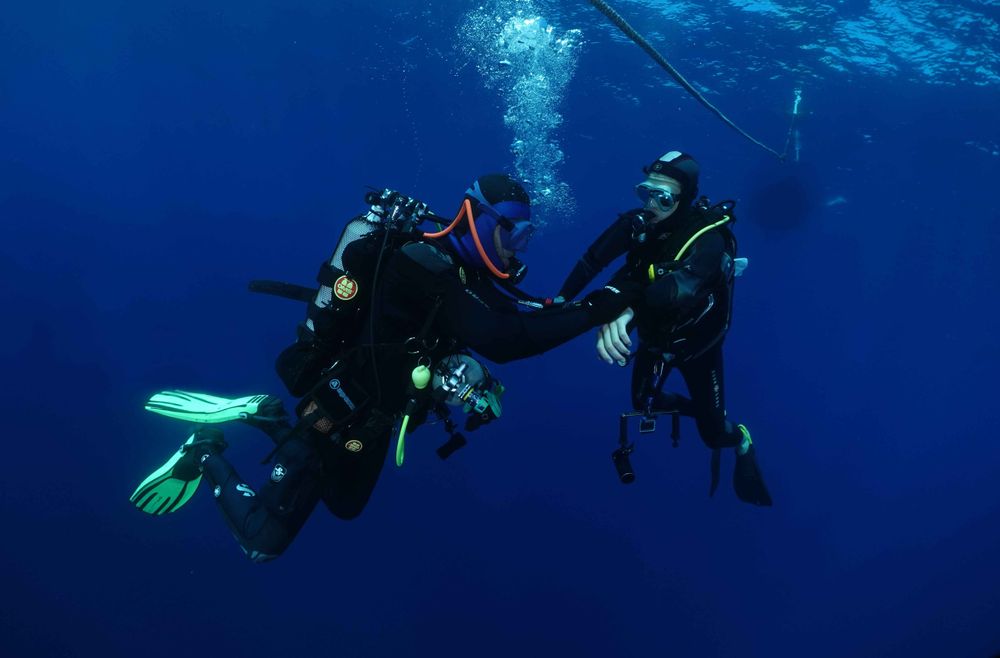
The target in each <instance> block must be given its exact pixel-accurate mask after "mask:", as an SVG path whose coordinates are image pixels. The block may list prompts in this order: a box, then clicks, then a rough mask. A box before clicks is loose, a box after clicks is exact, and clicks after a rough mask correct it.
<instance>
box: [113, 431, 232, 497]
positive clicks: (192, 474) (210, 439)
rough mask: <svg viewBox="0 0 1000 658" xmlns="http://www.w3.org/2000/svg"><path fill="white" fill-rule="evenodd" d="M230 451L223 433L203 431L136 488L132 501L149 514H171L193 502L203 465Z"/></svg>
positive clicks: (189, 440) (193, 436)
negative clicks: (215, 456)
mask: <svg viewBox="0 0 1000 658" xmlns="http://www.w3.org/2000/svg"><path fill="white" fill-rule="evenodd" d="M226 447H227V445H226V442H225V440H224V439H223V438H222V432H220V431H219V430H217V429H213V428H209V427H203V428H201V429H199V430H197V431H196V432H195V433H194V434H192V435H191V436H190V437H188V440H187V441H185V442H184V445H182V446H181V447H180V450H178V451H177V452H175V453H174V454H173V456H171V457H170V459H168V460H167V463H165V464H164V465H163V466H161V467H160V468H158V469H156V470H155V471H153V472H152V473H151V474H150V475H149V476H148V477H147V478H146V479H145V480H143V481H142V483H141V484H140V485H139V486H138V487H136V490H135V492H134V493H133V494H132V496H131V498H129V500H131V501H132V503H133V504H134V505H135V506H136V507H137V508H139V509H140V510H142V511H143V512H146V513H147V514H169V513H170V512H175V511H177V510H178V509H180V508H181V507H182V506H183V505H184V504H185V503H187V502H188V501H189V500H191V496H193V495H194V492H195V491H197V490H198V484H199V483H200V482H201V474H202V462H204V461H205V460H206V459H208V458H209V457H210V456H212V455H218V454H221V453H222V451H223V450H225V449H226Z"/></svg>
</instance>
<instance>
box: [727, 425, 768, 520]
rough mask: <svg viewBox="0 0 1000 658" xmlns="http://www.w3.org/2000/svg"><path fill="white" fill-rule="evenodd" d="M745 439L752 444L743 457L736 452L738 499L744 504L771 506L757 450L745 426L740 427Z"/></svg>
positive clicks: (735, 479) (735, 485)
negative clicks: (758, 461)
mask: <svg viewBox="0 0 1000 658" xmlns="http://www.w3.org/2000/svg"><path fill="white" fill-rule="evenodd" d="M739 428H740V430H741V431H742V432H743V435H744V437H746V439H747V440H748V441H749V442H750V446H749V447H748V448H747V451H746V452H745V453H743V454H742V455H741V454H740V453H739V450H737V452H736V468H735V469H733V489H735V490H736V497H737V498H739V499H740V500H742V501H743V502H744V503H750V504H751V505H760V506H762V507H770V506H771V504H772V503H771V494H770V493H769V492H768V490H767V485H766V484H764V476H763V475H762V474H761V472H760V466H758V465H757V450H756V449H755V448H754V445H753V441H752V440H750V432H749V431H747V429H746V428H745V427H744V426H743V425H740V426H739Z"/></svg>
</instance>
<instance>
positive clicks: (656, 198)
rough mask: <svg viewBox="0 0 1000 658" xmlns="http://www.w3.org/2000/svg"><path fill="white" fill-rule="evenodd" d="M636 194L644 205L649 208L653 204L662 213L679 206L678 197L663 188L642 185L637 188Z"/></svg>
mask: <svg viewBox="0 0 1000 658" xmlns="http://www.w3.org/2000/svg"><path fill="white" fill-rule="evenodd" d="M635 193H636V194H637V195H638V197H639V200H640V201H642V205H643V206H645V207H647V208H648V207H649V206H650V204H652V205H655V206H656V207H657V208H658V209H659V210H661V211H662V212H667V211H669V210H670V209H671V208H673V207H674V206H675V205H677V197H676V196H674V193H673V192H671V191H670V190H666V189H663V188H662V187H654V186H652V185H648V184H646V183H640V184H638V185H636V186H635Z"/></svg>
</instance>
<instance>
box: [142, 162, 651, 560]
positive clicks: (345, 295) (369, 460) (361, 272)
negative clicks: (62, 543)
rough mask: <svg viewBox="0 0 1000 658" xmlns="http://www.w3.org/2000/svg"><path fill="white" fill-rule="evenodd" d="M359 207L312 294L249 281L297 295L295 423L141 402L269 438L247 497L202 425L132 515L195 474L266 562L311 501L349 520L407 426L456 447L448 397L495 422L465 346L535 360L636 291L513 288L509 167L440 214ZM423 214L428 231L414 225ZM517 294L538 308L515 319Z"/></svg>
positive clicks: (197, 405) (172, 396) (518, 193)
mask: <svg viewBox="0 0 1000 658" xmlns="http://www.w3.org/2000/svg"><path fill="white" fill-rule="evenodd" d="M368 201H369V203H370V204H371V209H370V210H369V211H368V212H367V213H365V214H363V215H360V216H358V217H356V218H354V219H353V220H351V221H350V222H349V223H348V225H347V227H346V228H345V229H344V232H343V234H342V236H341V239H340V242H339V244H338V245H337V248H336V250H335V251H334V253H333V256H332V257H331V258H330V260H329V261H328V262H325V263H324V264H323V266H322V267H321V268H320V272H319V276H318V278H317V280H318V282H319V284H320V285H319V288H318V289H308V288H302V287H299V286H294V285H292V284H283V283H277V282H255V283H254V284H252V288H255V289H257V290H258V291H261V292H270V293H274V294H279V295H283V296H286V297H291V298H295V299H300V300H303V301H308V303H309V310H308V313H307V317H306V320H305V321H304V322H303V323H301V324H300V326H299V332H298V340H297V341H296V342H295V343H294V344H292V345H291V346H289V347H288V348H287V349H285V350H284V351H283V352H282V353H281V355H280V356H279V357H278V360H277V364H276V367H277V371H278V374H279V375H280V377H281V378H282V380H283V382H284V383H285V385H286V386H287V388H288V390H289V392H290V393H291V394H292V395H293V396H295V397H296V398H300V402H299V404H298V406H297V409H296V412H297V413H296V415H297V421H296V422H295V424H294V425H293V424H292V423H290V422H289V421H288V419H287V416H286V414H285V412H284V408H283V406H282V403H281V401H280V400H279V399H278V398H276V397H274V396H269V395H258V396H250V397H247V398H239V399H235V400H233V399H227V398H218V397H214V396H208V395H204V394H193V393H186V392H184V391H164V392H162V393H159V394H157V395H154V396H153V397H152V398H150V400H149V402H148V403H147V405H146V408H147V409H149V410H150V411H154V412H157V413H160V414H163V415H167V416H171V417H175V418H180V419H184V420H190V421H194V422H198V423H218V422H223V421H226V420H241V421H243V422H246V423H249V424H251V425H253V426H256V427H259V428H260V429H262V430H263V431H265V432H266V433H267V434H268V435H269V436H270V437H271V438H272V439H273V440H274V441H275V444H276V447H275V449H274V451H273V453H272V455H271V456H270V457H273V462H274V465H273V468H272V470H271V474H270V478H269V480H268V481H267V482H265V483H264V485H263V486H262V487H261V488H260V489H259V490H254V489H252V488H251V487H250V486H249V485H247V484H246V483H245V481H244V480H243V479H242V478H241V477H240V476H239V475H238V474H237V473H236V471H235V469H234V468H233V466H232V465H231V464H230V463H229V462H228V461H227V460H226V459H225V458H224V457H223V456H222V451H223V449H224V448H225V447H226V444H225V442H224V441H223V439H222V435H221V432H219V431H218V430H215V429H214V428H211V427H209V428H204V427H203V428H201V429H198V430H197V431H195V432H194V433H193V434H192V435H191V437H190V438H189V439H188V442H187V443H186V444H185V445H184V446H183V447H182V448H181V450H179V451H178V452H177V453H176V454H175V455H174V457H172V458H171V460H170V461H168V462H167V463H166V464H165V465H164V466H163V467H161V468H160V469H158V470H157V471H156V472H154V473H153V474H152V475H150V476H149V477H148V478H147V479H146V480H145V481H144V482H143V483H142V484H141V485H140V486H139V488H138V489H137V490H136V492H135V493H134V494H133V496H132V501H133V503H134V504H135V505H136V506H137V507H138V508H139V509H142V510H143V511H146V512H149V513H153V514H163V513H167V512H172V511H174V510H175V509H177V508H179V507H180V506H181V505H183V504H184V503H185V502H187V500H188V499H190V497H191V495H192V494H193V493H194V490H195V488H196V487H197V485H198V482H199V481H200V479H201V477H202V476H204V477H205V478H206V479H208V481H209V482H210V483H211V485H212V487H213V491H214V495H215V497H216V499H217V501H218V504H219V507H220V508H221V510H222V513H223V516H224V517H225V519H226V521H227V522H228V524H229V526H230V528H231V529H232V531H233V533H234V534H235V536H236V538H237V540H238V541H239V543H240V545H241V546H242V548H243V550H244V551H245V552H246V554H247V555H248V557H250V558H251V559H252V560H254V561H265V560H268V559H271V558H274V557H277V556H278V555H279V554H281V553H282V552H283V551H284V550H285V549H286V548H287V547H288V545H289V544H290V543H291V542H292V540H293V539H294V537H295V535H296V534H297V533H298V531H299V529H300V528H301V527H302V525H303V524H304V523H305V521H306V519H307V518H308V517H309V515H310V513H311V512H312V510H313V508H314V507H315V506H316V504H317V502H319V501H320V500H322V501H323V502H324V503H325V504H326V506H327V507H328V508H329V509H330V511H331V512H332V513H333V514H335V515H336V516H338V517H340V518H342V519H351V518H354V517H356V516H357V515H358V514H360V513H361V511H362V510H363V509H364V507H365V505H366V504H367V502H368V499H369V497H370V495H371V493H372V490H373V489H374V487H375V483H376V481H377V480H378V477H379V474H380V472H381V470H382V466H383V463H384V461H385V456H386V452H387V451H388V448H389V444H390V443H391V439H392V436H393V435H394V434H395V435H397V436H398V439H397V448H396V463H397V465H401V464H402V461H403V455H404V452H403V450H404V442H405V438H406V433H407V431H409V430H412V429H413V428H414V427H416V426H417V425H419V424H420V423H421V422H422V421H423V420H424V419H425V418H426V417H427V416H428V414H430V413H434V414H436V415H438V416H439V417H440V418H441V420H443V421H444V425H445V428H446V429H447V430H448V432H449V434H450V435H451V439H450V440H449V442H448V443H446V444H445V445H444V446H442V448H441V449H439V455H441V456H442V458H443V457H445V456H447V454H450V452H451V451H453V450H454V449H456V448H457V447H460V445H461V444H463V443H464V438H462V436H461V435H460V434H459V433H458V432H457V431H455V423H454V422H452V421H451V420H450V419H449V410H448V405H451V406H453V407H455V406H457V407H461V408H462V409H463V410H464V411H465V412H466V413H467V414H468V419H467V422H466V425H465V427H466V429H467V430H472V429H476V428H477V427H478V426H480V425H482V424H483V423H486V422H489V421H491V420H493V419H494V418H496V417H497V416H499V415H500V412H501V406H500V396H501V394H502V392H503V386H502V385H501V384H500V382H499V381H498V380H496V379H495V378H494V377H493V376H491V375H490V373H489V371H488V370H487V369H486V368H485V367H484V366H483V365H482V364H481V363H479V362H478V361H477V360H476V359H475V358H473V356H472V354H471V353H470V351H475V352H478V353H479V354H481V355H482V356H484V357H486V358H488V359H490V360H492V361H496V362H506V361H510V360H513V359H521V358H525V357H529V356H533V355H536V354H541V353H542V352H545V351H546V350H549V349H551V348H553V347H556V346H557V345H560V344H561V343H564V342H566V341H568V340H570V339H571V338H574V337H575V336H578V335H579V334H581V333H583V332H585V331H587V330H588V329H590V328H592V327H597V326H599V325H601V324H603V323H606V322H610V321H611V320H613V319H614V318H615V317H617V316H618V315H619V314H620V313H621V312H622V311H623V310H624V309H625V308H626V307H628V306H629V304H631V303H633V302H634V301H635V299H637V297H636V296H635V295H632V296H630V295H628V294H625V293H622V292H620V289H616V288H613V287H610V286H609V287H606V288H602V289H601V290H598V291H596V292H594V293H591V294H590V295H588V296H587V297H586V298H585V299H584V301H583V302H581V303H576V304H564V305H561V306H559V307H558V308H556V307H554V306H552V305H551V304H546V303H545V302H541V301H539V300H536V299H533V298H526V296H524V295H523V294H521V293H520V292H519V291H518V290H517V289H516V288H515V287H514V286H515V284H516V283H517V282H518V281H519V280H520V279H521V278H523V276H524V273H525V267H524V265H523V264H521V262H520V261H518V260H517V258H516V257H515V254H516V253H517V252H518V251H520V250H522V249H523V248H524V247H525V245H526V244H527V241H528V239H529V238H530V237H531V234H532V231H533V225H532V224H531V221H530V217H531V206H530V203H529V199H528V195H527V194H526V193H525V191H524V189H523V188H522V187H521V186H520V185H519V184H518V183H516V182H515V181H513V180H512V179H510V178H509V177H507V176H506V175H502V174H493V175H487V176H483V177H481V178H479V179H478V180H476V181H475V182H474V183H473V185H472V186H471V187H470V188H469V189H468V190H467V191H466V193H465V197H464V199H463V202H462V206H461V208H460V210H459V212H458V214H457V216H456V217H455V219H454V221H452V222H450V223H449V222H448V220H444V219H442V218H440V217H438V216H436V215H433V214H431V213H430V212H429V211H428V210H427V207H426V205H424V204H422V203H420V202H418V201H415V200H413V199H410V198H408V197H406V196H404V195H401V194H399V193H397V192H393V191H391V190H385V191H384V192H382V193H378V192H373V193H371V194H370V195H369V197H368ZM427 221H431V222H436V229H435V230H434V231H432V232H424V231H422V230H418V229H417V225H418V224H419V223H421V222H427ZM498 285H499V288H498ZM626 285H627V284H626ZM631 289H632V290H636V291H638V288H637V287H633V288H631ZM519 302H520V303H522V304H525V305H527V306H530V307H534V308H536V309H541V310H537V311H535V312H520V311H519V310H518V308H517V306H518V303H519ZM397 423H398V425H399V430H398V432H394V431H393V430H394V426H396V425H397Z"/></svg>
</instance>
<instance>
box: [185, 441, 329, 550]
mask: <svg viewBox="0 0 1000 658" xmlns="http://www.w3.org/2000/svg"><path fill="white" fill-rule="evenodd" d="M318 440H322V437H317V435H315V434H314V433H312V432H310V431H307V432H305V433H304V434H303V435H301V436H294V437H292V438H290V439H289V440H287V441H285V442H284V443H282V444H281V446H279V447H278V449H277V451H275V453H274V467H273V468H272V470H271V475H270V478H268V480H267V482H265V483H264V485H263V486H262V487H261V488H260V490H259V491H254V490H253V489H252V488H251V487H250V486H249V485H248V484H246V482H245V481H244V480H243V478H241V477H240V475H239V473H237V472H236V469H234V468H233V466H232V464H230V463H229V462H228V461H226V459H225V458H224V457H223V456H222V455H213V456H210V457H209V458H208V459H206V460H205V462H204V464H203V466H204V475H205V478H206V479H207V480H208V482H209V483H211V485H212V487H213V488H214V491H213V493H214V495H215V498H216V502H217V503H218V505H219V509H220V510H221V511H222V515H223V517H224V518H225V519H226V523H227V524H228V525H229V528H230V529H231V530H232V532H233V534H234V535H235V536H236V540H237V541H238V542H239V544H240V546H241V547H242V548H243V551H244V552H245V553H246V555H247V557H249V558H250V559H251V560H253V561H254V562H265V561H267V560H271V559H273V558H276V557H278V556H279V555H280V554H281V553H282V552H283V551H284V550H285V549H286V548H288V546H289V545H290V544H291V543H292V540H293V539H295V536H296V535H297V534H298V532H299V530H301V529H302V526H303V525H304V524H305V522H306V519H308V518H309V515H310V514H311V513H312V511H313V509H314V508H315V507H316V503H317V502H318V501H319V499H320V495H321V484H322V477H323V474H322V470H321V466H320V458H319V454H318V453H317V450H316V447H315V446H316V442H317V441H318Z"/></svg>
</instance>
